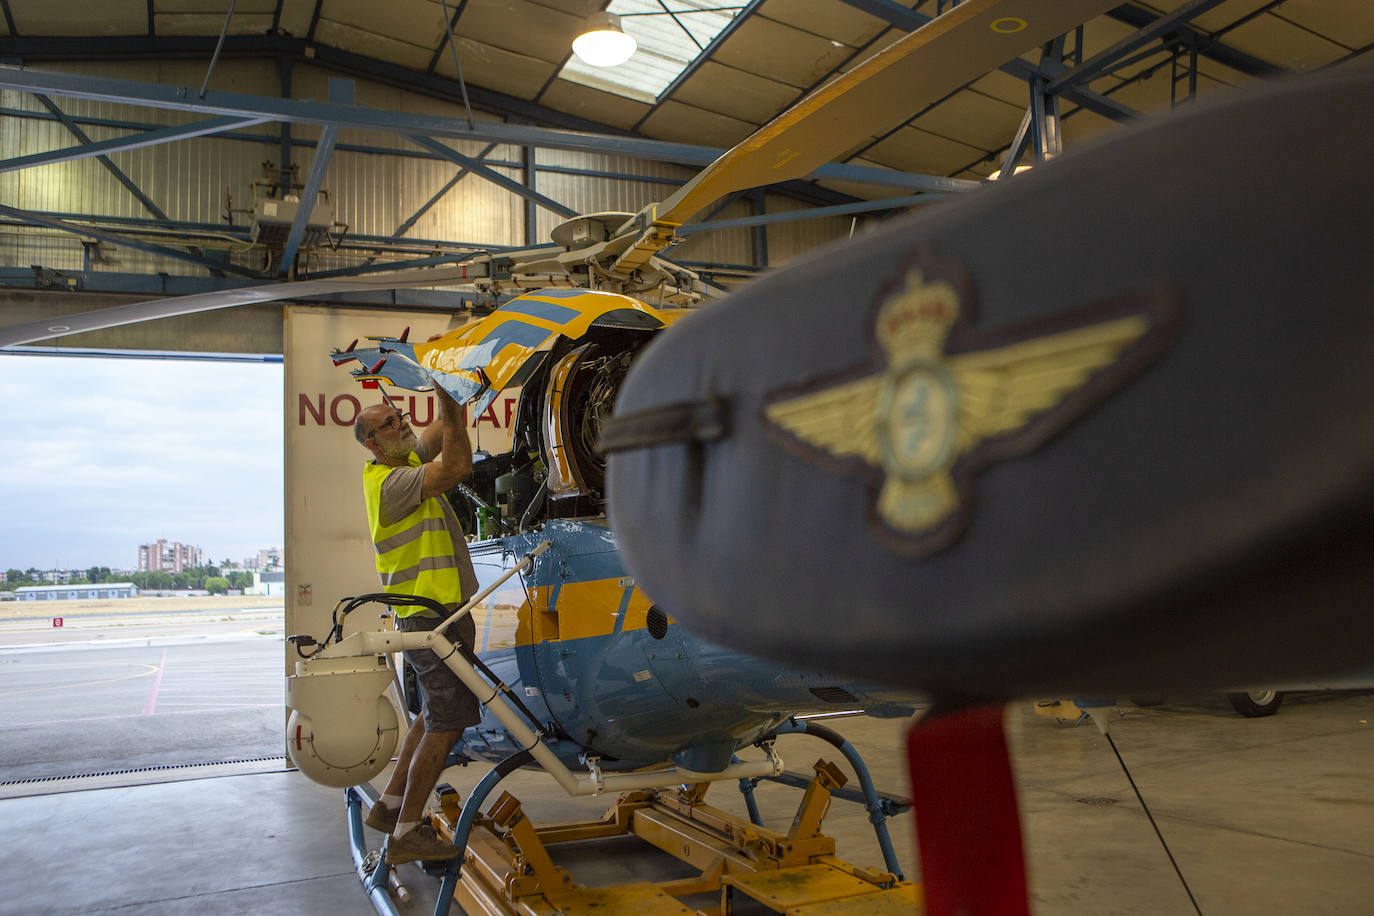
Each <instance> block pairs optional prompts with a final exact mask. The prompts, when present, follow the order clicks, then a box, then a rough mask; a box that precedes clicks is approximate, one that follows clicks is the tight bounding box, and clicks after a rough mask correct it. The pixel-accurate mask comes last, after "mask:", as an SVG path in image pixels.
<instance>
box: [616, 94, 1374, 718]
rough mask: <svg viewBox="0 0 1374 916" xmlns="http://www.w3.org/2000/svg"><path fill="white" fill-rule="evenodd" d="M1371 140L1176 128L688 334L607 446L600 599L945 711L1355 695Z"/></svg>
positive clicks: (938, 209)
mask: <svg viewBox="0 0 1374 916" xmlns="http://www.w3.org/2000/svg"><path fill="white" fill-rule="evenodd" d="M1371 110H1374V73H1371V71H1369V70H1368V69H1367V68H1366V69H1363V70H1357V69H1352V68H1345V69H1344V70H1339V69H1338V70H1335V71H1331V72H1328V73H1327V74H1324V75H1323V76H1322V77H1320V78H1316V79H1307V80H1301V81H1294V82H1291V83H1284V84H1279V85H1277V86H1273V87H1267V88H1266V89H1264V90H1261V91H1256V92H1253V93H1248V94H1245V95H1236V96H1230V97H1228V98H1227V99H1226V100H1224V101H1223V102H1222V103H1221V104H1219V105H1200V106H1197V107H1196V108H1194V109H1192V110H1190V111H1187V112H1185V113H1181V114H1176V115H1173V116H1171V117H1170V118H1168V119H1167V120H1162V121H1157V122H1153V123H1147V124H1142V125H1139V126H1137V127H1134V128H1131V129H1129V130H1126V131H1123V132H1121V133H1119V134H1115V135H1112V136H1111V137H1108V138H1106V139H1105V140H1104V141H1103V142H1100V143H1098V144H1097V145H1095V146H1092V147H1088V148H1083V149H1081V150H1080V151H1077V152H1075V153H1071V154H1069V155H1067V156H1065V157H1063V158H1062V159H1060V160H1058V161H1055V162H1052V163H1049V164H1048V165H1046V166H1044V167H1040V168H1036V169H1034V170H1032V171H1031V172H1029V173H1026V174H1024V175H1021V176H1019V177H1016V178H1013V179H1010V180H1009V181H1007V182H1006V183H1005V184H999V185H997V186H995V187H993V188H991V189H989V190H985V191H982V192H978V193H976V194H975V195H973V196H971V197H968V198H965V199H961V200H958V201H951V202H946V203H942V204H939V205H936V206H935V207H932V208H931V209H929V210H927V211H925V212H923V213H920V214H916V215H914V216H912V217H908V218H905V219H903V220H901V221H899V222H894V223H893V224H891V225H890V226H889V227H888V228H887V229H886V230H885V231H883V232H881V233H878V234H874V235H872V236H870V237H868V238H864V239H857V240H854V241H852V242H847V243H842V244H840V245H837V246H834V247H831V248H829V249H827V250H825V251H823V252H819V253H817V254H815V255H813V256H810V257H808V258H807V259H806V261H805V263H803V264H800V265H798V266H796V267H793V268H790V269H783V270H780V271H778V272H776V273H774V274H772V275H770V276H768V277H765V278H763V279H761V280H759V281H758V282H756V283H755V284H753V285H751V286H750V287H748V288H747V289H746V290H744V291H742V292H740V293H738V294H735V295H732V296H731V297H728V298H727V299H726V300H724V301H722V302H721V303H720V304H718V305H716V306H714V307H712V308H711V309H708V310H705V311H703V312H701V313H698V314H694V315H689V316H688V317H687V318H686V319H684V320H683V321H681V322H679V323H677V324H676V325H674V326H673V327H671V328H669V329H667V330H665V331H664V332H663V333H662V334H661V335H660V336H659V338H658V339H656V340H655V341H654V343H653V344H651V345H650V346H649V347H648V349H647V350H646V351H645V353H644V354H643V355H642V356H641V358H640V360H639V361H638V363H637V364H636V365H635V366H634V368H633V369H632V370H631V372H630V375H629V377H628V379H627V381H626V383H625V385H624V387H623V389H622V391H621V393H620V395H619V399H618V401H617V404H616V416H615V418H613V420H612V422H611V423H610V424H608V426H607V427H606V428H605V436H606V440H607V442H608V443H610V444H612V445H613V446H614V449H613V451H612V454H611V455H610V460H609V466H608V490H609V499H610V515H611V520H612V523H613V526H614V528H615V530H616V532H617V538H618V540H619V542H620V543H621V544H622V545H623V550H624V552H625V557H626V561H627V564H628V566H629V568H630V569H631V571H632V572H633V573H634V575H635V576H636V577H637V579H638V581H639V583H640V585H641V586H642V587H643V588H644V589H645V591H646V592H647V593H648V594H650V595H652V596H653V598H654V600H655V602H657V603H658V604H659V605H661V606H662V607H663V608H664V609H665V610H666V611H668V612H669V613H670V614H672V615H673V617H674V618H677V619H679V620H681V621H682V622H683V624H684V625H686V626H688V627H690V628H693V629H695V630H696V631H697V632H698V633H700V634H701V635H703V636H705V637H707V638H710V639H713V640H718V641H720V642H722V643H725V644H729V645H733V646H736V647H738V648H741V649H743V650H746V651H750V652H754V653H757V654H760V655H765V656H773V657H778V658H783V659H788V660H790V661H792V662H796V663H803V664H808V665H814V666H817V667H818V668H825V669H826V670H843V671H847V672H850V673H853V674H861V675H863V676H865V677H868V678H870V679H875V680H879V681H885V682H889V683H893V684H898V685H901V686H905V687H911V688H916V689H919V690H926V691H931V692H933V693H937V694H942V695H944V696H946V697H953V698H959V697H963V698H989V699H1007V698H1013V697H1020V696H1072V695H1084V694H1092V693H1099V694H1100V693H1103V692H1105V693H1107V694H1108V695H1123V694H1126V693H1127V692H1128V691H1138V690H1164V689H1169V690H1172V689H1185V688H1186V689H1193V688H1208V689H1210V688H1226V687H1232V688H1234V687H1238V686H1241V685H1247V684H1264V683H1275V682H1278V680H1279V679H1281V678H1283V679H1293V678H1299V677H1309V676H1314V675H1318V674H1323V673H1335V672H1338V671H1340V670H1342V669H1347V670H1349V669H1355V668H1359V667H1361V666H1364V667H1368V665H1369V663H1370V662H1371V661H1374V649H1371V648H1370V647H1371V646H1374V614H1371V613H1370V605H1371V595H1374V563H1371V562H1370V557H1371V556H1374V385H1371V384H1370V383H1369V380H1368V367H1369V366H1370V365H1374V309H1371V308H1370V307H1369V290H1370V289H1371V288H1374V262H1371V261H1370V259H1369V258H1368V256H1367V251H1368V246H1369V242H1370V240H1371V239H1374V210H1371V208H1370V207H1369V201H1370V200H1374V174H1372V173H1371V171H1370V169H1369V167H1368V163H1369V162H1370V161H1371V160H1372V159H1374V132H1371V131H1370V130H1369V128H1368V125H1367V123H1366V121H1365V116H1364V113H1366V112H1368V111H1371ZM708 403H715V404H717V405H720V406H719V412H720V417H719V420H720V422H719V423H705V424H689V423H684V424H681V429H682V430H683V432H682V433H681V435H680V437H679V438H680V440H681V441H677V442H667V443H663V441H662V437H661V436H660V438H659V439H657V440H655V439H654V438H653V437H650V436H646V437H644V439H643V441H642V442H641V443H639V444H636V442H635V441H634V440H635V430H636V428H637V426H636V424H637V421H638V420H639V419H642V418H644V417H647V416H650V415H651V414H652V413H653V412H655V411H657V412H659V413H660V414H662V413H663V412H664V411H669V412H671V411H673V410H680V411H685V409H686V407H691V406H693V405H695V407H696V408H697V409H699V408H700V406H701V405H703V404H708ZM683 415H684V416H685V415H686V413H685V412H684V414H683ZM663 428H664V427H663V425H662V424H660V425H659V429H660V432H661V431H662V429H663ZM667 428H668V429H669V433H670V434H671V433H672V427H671V425H670V426H668V427H667ZM698 430H706V432H703V433H701V434H699V435H698V434H697V433H696V432H695V431H698ZM655 443H657V444H655Z"/></svg>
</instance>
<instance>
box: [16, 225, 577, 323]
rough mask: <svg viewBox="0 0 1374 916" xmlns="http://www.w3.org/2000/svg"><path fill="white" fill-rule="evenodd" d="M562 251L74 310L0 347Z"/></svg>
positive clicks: (442, 279)
mask: <svg viewBox="0 0 1374 916" xmlns="http://www.w3.org/2000/svg"><path fill="white" fill-rule="evenodd" d="M562 250H563V249H562V248H561V247H560V246H557V245H544V246H541V247H537V248H522V249H518V250H514V251H505V252H502V253H501V254H500V255H499V256H493V255H488V254H479V255H474V256H473V257H472V259H471V260H469V261H467V262H464V263H462V264H457V265H455V266H453V267H444V268H428V267H427V268H422V269H416V270H398V271H396V272H394V273H389V274H379V275H375V276H370V277H367V278H363V277H339V278H331V279H328V280H299V281H288V282H282V283H268V284H264V285H262V286H247V287H243V288H242V289H225V290H216V291H214V292H209V293H194V294H192V295H190V296H172V297H168V298H164V299H148V300H145V301H143V302H131V303H129V304H127V305H116V306H114V307H112V308H107V309H98V310H96V311H93V312H78V313H77V314H75V315H62V316H60V317H57V318H48V319H44V320H41V321H28V322H25V323H23V324H12V325H9V326H7V327H0V347H11V346H16V345H19V344H27V343H36V342H38V341H40V340H51V339H52V338H54V337H65V336H66V335H68V334H80V333H82V332H85V331H100V330H104V329H105V328H117V327H122V326H123V325H126V324H138V323H139V322H142V321H154V320H156V319H158V318H174V317H176V316H178V315H190V314H194V313H195V312H209V311H214V310H215V309H224V308H233V307H234V306H237V305H256V304H258V303H261V302H281V301H282V300H285V299H304V298H308V297H315V296H332V295H337V294H340V293H356V292H363V291H366V290H379V289H402V288H409V287H423V286H451V285H454V284H461V283H468V282H470V281H473V280H481V279H485V278H487V277H490V276H492V273H493V271H492V261H493V260H494V259H499V262H500V263H501V264H502V266H503V270H504V269H506V267H507V266H508V265H512V267H511V269H513V270H514V271H515V272H517V273H518V272H519V271H520V268H521V265H524V264H528V263H542V262H544V261H545V260H546V259H547V258H549V257H550V256H551V255H554V254H557V253H558V252H560V251H562Z"/></svg>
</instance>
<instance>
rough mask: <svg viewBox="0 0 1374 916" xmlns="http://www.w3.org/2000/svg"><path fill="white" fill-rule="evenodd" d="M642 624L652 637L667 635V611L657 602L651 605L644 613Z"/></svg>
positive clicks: (657, 637) (659, 637)
mask: <svg viewBox="0 0 1374 916" xmlns="http://www.w3.org/2000/svg"><path fill="white" fill-rule="evenodd" d="M644 626H645V627H647V628H648V630H649V635H650V636H652V637H653V638H654V639H662V638H663V637H665V636H667V635H668V615H667V613H665V612H664V610H663V608H661V607H659V606H658V605H657V604H655V605H651V606H650V607H649V612H648V613H647V614H645V615H644Z"/></svg>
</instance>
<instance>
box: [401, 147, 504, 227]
mask: <svg viewBox="0 0 1374 916" xmlns="http://www.w3.org/2000/svg"><path fill="white" fill-rule="evenodd" d="M494 149H496V144H495V143H488V144H487V145H486V148H485V149H483V150H482V151H481V152H480V153H478V154H477V158H478V159H479V160H481V159H485V158H487V154H488V153H490V152H491V151H492V150H494ZM471 173H472V170H471V169H469V168H468V167H467V166H461V167H460V168H459V169H458V174H456V175H454V176H453V177H452V178H450V179H449V180H448V183H447V184H445V185H444V186H443V187H442V188H440V189H439V190H438V191H436V192H435V193H434V196H433V197H431V198H430V199H429V200H427V201H425V202H424V204H422V205H421V206H420V209H418V210H416V211H415V212H414V213H412V214H410V216H408V217H407V218H406V220H405V222H403V223H401V225H400V226H397V227H396V231H395V232H393V233H391V236H390V238H389V239H388V241H396V240H398V239H400V237H401V236H403V235H405V234H406V233H407V232H409V231H410V228H411V227H412V226H414V225H415V224H416V223H417V222H419V221H420V217H422V216H424V215H425V214H426V213H428V212H429V211H430V208H432V207H433V206H434V205H435V204H437V203H438V202H439V201H440V200H442V199H443V197H444V195H445V194H447V193H448V192H449V191H451V190H453V186H454V185H456V184H457V183H458V182H460V181H462V180H463V179H464V178H466V177H467V176H468V175H470V174H471Z"/></svg>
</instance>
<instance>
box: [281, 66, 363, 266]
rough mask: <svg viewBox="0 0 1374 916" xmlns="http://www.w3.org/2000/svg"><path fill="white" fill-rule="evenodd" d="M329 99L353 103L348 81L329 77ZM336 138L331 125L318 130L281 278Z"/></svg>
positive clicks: (297, 246) (335, 129) (311, 208)
mask: <svg viewBox="0 0 1374 916" xmlns="http://www.w3.org/2000/svg"><path fill="white" fill-rule="evenodd" d="M329 101H330V103H331V104H335V105H352V104H353V81H352V80H339V79H332V78H331V79H330V80H329ZM338 140H339V128H338V127H335V126H333V125H330V126H328V127H325V129H324V130H322V131H321V132H320V139H319V141H318V142H316V144H315V158H314V159H312V160H311V161H310V174H309V175H307V176H306V179H305V187H304V188H303V189H302V190H301V205H300V206H299V207H298V208H297V209H296V218H295V220H293V221H292V223H291V232H290V234H288V235H287V237H286V247H285V248H283V249H282V255H281V270H280V271H279V272H280V274H281V275H282V276H283V277H284V276H286V274H287V273H288V272H289V271H290V270H291V268H292V267H293V266H294V264H295V263H296V252H297V251H299V250H300V247H301V240H302V239H304V238H305V227H306V226H307V225H309V224H310V217H311V216H312V215H314V212H315V204H316V203H318V201H319V195H320V188H321V187H323V186H324V173H325V170H326V169H327V168H328V167H329V159H330V157H332V156H333V155H334V144H335V143H337V142H338Z"/></svg>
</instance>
